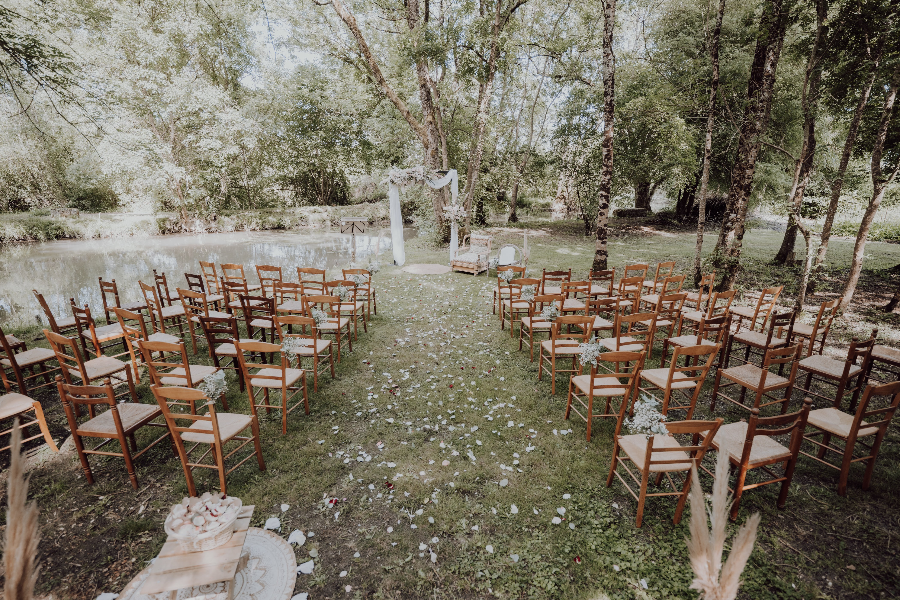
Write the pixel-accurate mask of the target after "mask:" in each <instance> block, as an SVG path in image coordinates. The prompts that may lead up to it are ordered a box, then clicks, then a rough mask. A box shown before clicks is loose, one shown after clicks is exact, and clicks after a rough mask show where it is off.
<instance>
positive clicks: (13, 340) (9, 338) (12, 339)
mask: <svg viewBox="0 0 900 600" xmlns="http://www.w3.org/2000/svg"><path fill="white" fill-rule="evenodd" d="M3 337H5V338H6V343H7V344H9V345H10V346H12V347H13V348H15V347H16V346H18V345H19V344H24V343H25V342H23V341H22V340H20V339H19V338H17V337H16V336H14V335H10V334H6V335H4V336H3Z"/></svg>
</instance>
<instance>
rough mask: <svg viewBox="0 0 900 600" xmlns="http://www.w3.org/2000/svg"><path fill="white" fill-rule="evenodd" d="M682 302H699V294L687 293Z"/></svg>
mask: <svg viewBox="0 0 900 600" xmlns="http://www.w3.org/2000/svg"><path fill="white" fill-rule="evenodd" d="M684 300H685V302H697V301H698V300H700V292H687V296H685V298H684Z"/></svg>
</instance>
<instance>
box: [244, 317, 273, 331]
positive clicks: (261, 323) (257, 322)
mask: <svg viewBox="0 0 900 600" xmlns="http://www.w3.org/2000/svg"><path fill="white" fill-rule="evenodd" d="M250 327H261V328H263V329H271V328H272V327H274V325H272V319H253V320H252V321H250Z"/></svg>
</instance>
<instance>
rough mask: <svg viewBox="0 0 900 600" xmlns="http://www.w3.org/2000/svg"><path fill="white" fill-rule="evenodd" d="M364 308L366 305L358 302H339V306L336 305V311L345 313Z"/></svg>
mask: <svg viewBox="0 0 900 600" xmlns="http://www.w3.org/2000/svg"><path fill="white" fill-rule="evenodd" d="M365 307H366V303H365V302H359V301H356V302H341V303H340V304H338V310H340V311H341V312H346V311H357V310H361V309H363V308H365Z"/></svg>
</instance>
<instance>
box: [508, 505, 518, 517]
mask: <svg viewBox="0 0 900 600" xmlns="http://www.w3.org/2000/svg"><path fill="white" fill-rule="evenodd" d="M509 512H511V513H512V514H514V515H517V514H519V507H518V506H516V505H515V504H513V505H512V506H510V507H509Z"/></svg>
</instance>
